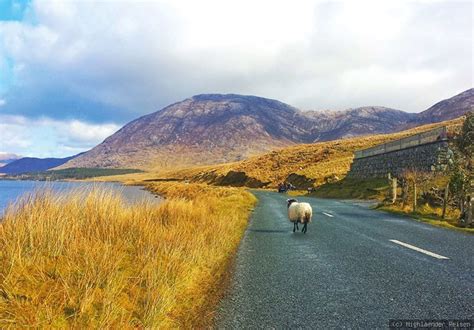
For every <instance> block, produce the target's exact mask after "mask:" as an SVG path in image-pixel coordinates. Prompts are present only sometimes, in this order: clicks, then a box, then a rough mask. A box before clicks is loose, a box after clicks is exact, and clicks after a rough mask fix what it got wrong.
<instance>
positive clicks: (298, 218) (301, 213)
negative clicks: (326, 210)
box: [288, 202, 313, 223]
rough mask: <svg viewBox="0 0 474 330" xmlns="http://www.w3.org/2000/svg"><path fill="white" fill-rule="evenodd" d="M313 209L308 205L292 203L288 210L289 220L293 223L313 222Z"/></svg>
mask: <svg viewBox="0 0 474 330" xmlns="http://www.w3.org/2000/svg"><path fill="white" fill-rule="evenodd" d="M312 216H313V209H312V208H311V205H309V204H308V203H296V202H295V203H291V205H290V207H289V208H288V218H289V219H290V221H291V222H300V223H305V222H311V217H312Z"/></svg>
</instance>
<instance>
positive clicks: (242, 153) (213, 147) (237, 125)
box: [60, 89, 474, 169]
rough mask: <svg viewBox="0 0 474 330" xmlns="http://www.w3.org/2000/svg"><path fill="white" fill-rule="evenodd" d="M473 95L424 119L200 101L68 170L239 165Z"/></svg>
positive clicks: (146, 123)
mask: <svg viewBox="0 0 474 330" xmlns="http://www.w3.org/2000/svg"><path fill="white" fill-rule="evenodd" d="M472 91H473V90H472V89H471V90H469V91H466V92H464V93H461V94H459V95H457V96H455V97H453V98H451V99H448V100H444V101H442V102H440V103H437V104H436V105H434V106H433V107H431V108H430V109H428V110H426V111H424V112H422V113H420V114H410V113H406V112H403V111H400V110H395V109H390V108H385V107H361V108H356V109H349V110H345V111H340V112H331V111H325V112H317V111H306V112H303V111H300V110H298V109H296V108H294V107H291V106H289V105H287V104H284V103H282V102H279V101H276V100H270V99H266V98H261V97H256V96H244V95H235V94H225V95H222V94H203V95H197V96H193V97H191V98H189V99H186V100H184V101H181V102H178V103H175V104H172V105H170V106H168V107H166V108H164V109H163V110H161V111H157V112H155V113H152V114H149V115H146V116H143V117H141V118H138V119H136V120H134V121H132V122H130V123H129V124H127V125H125V126H124V127H123V128H122V129H120V130H119V131H118V132H116V133H115V134H113V135H112V136H110V137H108V138H107V139H106V140H105V141H104V142H103V143H101V144H99V145H98V146H96V147H95V148H93V149H92V150H90V151H88V152H86V153H84V154H83V155H81V156H79V157H76V158H74V159H72V160H70V161H69V162H67V163H66V164H64V165H63V166H60V168H68V167H115V168H141V169H170V168H175V167H176V166H181V167H186V166H189V165H204V164H216V163H225V162H232V161H238V160H242V159H246V158H248V157H250V156H252V155H257V154H261V153H264V152H267V151H270V150H272V149H275V148H279V147H285V146H289V145H294V144H301V143H311V142H317V141H328V140H334V139H339V138H346V137H353V136H360V135H368V134H381V133H391V132H396V131H400V130H402V129H405V128H408V127H413V126H417V125H419V124H417V123H423V122H424V121H426V120H428V119H429V120H431V121H433V122H435V121H442V120H445V119H449V118H455V117H457V116H460V115H462V114H463V113H465V112H467V111H470V110H472V105H473V102H474V97H473V95H472V94H473V92H472ZM438 119H439V120H438Z"/></svg>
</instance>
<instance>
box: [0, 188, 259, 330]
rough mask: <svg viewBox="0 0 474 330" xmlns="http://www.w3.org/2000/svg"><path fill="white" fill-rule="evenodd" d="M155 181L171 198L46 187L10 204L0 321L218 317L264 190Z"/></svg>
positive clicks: (183, 321)
mask: <svg viewBox="0 0 474 330" xmlns="http://www.w3.org/2000/svg"><path fill="white" fill-rule="evenodd" d="M149 188H150V189H151V190H153V191H158V192H161V193H164V194H165V195H167V196H168V198H167V200H166V201H164V202H162V203H160V204H159V205H151V204H139V205H125V204H124V202H123V201H122V200H121V198H120V197H119V196H117V195H115V194H114V193H112V192H110V191H104V190H93V191H90V192H86V193H85V192H75V193H72V194H70V195H67V196H64V195H63V196H59V195H55V194H53V193H51V192H43V193H39V194H36V195H34V196H30V197H29V198H25V199H24V200H23V201H22V202H21V203H20V204H19V205H18V206H17V207H10V208H9V209H8V210H7V211H6V214H5V215H4V217H3V222H1V223H0V328H5V327H74V328H84V327H94V328H103V327H109V328H110V327H112V328H119V327H120V328H132V327H133V328H135V327H139V328H142V327H162V328H170V327H184V328H189V327H196V326H197V327H201V326H207V325H209V324H210V322H212V318H213V315H212V307H214V306H213V304H214V303H215V299H216V297H217V296H218V294H219V292H221V290H220V289H219V287H220V284H221V283H220V282H221V281H222V279H223V278H224V275H225V273H226V270H227V266H228V264H229V261H230V260H231V258H232V256H233V255H234V252H235V251H236V248H237V246H238V244H239V241H240V239H241V236H242V234H243V232H244V230H245V227H246V224H247V219H248V216H249V213H250V210H251V208H252V206H253V205H254V203H255V197H253V196H252V195H251V194H250V193H248V192H246V191H244V190H241V189H236V188H212V187H207V186H204V185H196V184H192V185H183V184H181V185H180V184H164V183H162V184H153V185H151V186H150V187H149Z"/></svg>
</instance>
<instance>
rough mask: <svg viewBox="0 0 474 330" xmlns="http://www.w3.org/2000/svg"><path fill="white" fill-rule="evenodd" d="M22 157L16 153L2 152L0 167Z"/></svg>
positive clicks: (0, 153) (0, 154)
mask: <svg viewBox="0 0 474 330" xmlns="http://www.w3.org/2000/svg"><path fill="white" fill-rule="evenodd" d="M20 158H21V157H20V156H18V155H15V154H11V153H6V152H0V167H2V166H5V165H7V164H9V163H11V162H14V161H15V160H17V159H20Z"/></svg>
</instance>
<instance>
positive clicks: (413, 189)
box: [402, 169, 431, 212]
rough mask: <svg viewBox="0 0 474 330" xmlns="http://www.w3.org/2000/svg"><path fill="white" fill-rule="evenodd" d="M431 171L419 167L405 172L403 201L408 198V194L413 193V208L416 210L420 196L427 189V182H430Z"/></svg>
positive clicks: (403, 175)
mask: <svg viewBox="0 0 474 330" xmlns="http://www.w3.org/2000/svg"><path fill="white" fill-rule="evenodd" d="M430 176H431V173H428V172H423V171H419V170H417V169H410V170H406V171H404V172H403V174H402V177H403V180H402V182H403V185H402V191H403V202H404V204H405V203H406V202H407V200H408V198H409V197H408V196H409V195H410V193H411V197H412V210H413V212H416V208H417V204H418V196H420V195H421V193H422V192H423V191H426V190H427V187H426V185H427V183H428V182H429V178H430Z"/></svg>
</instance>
